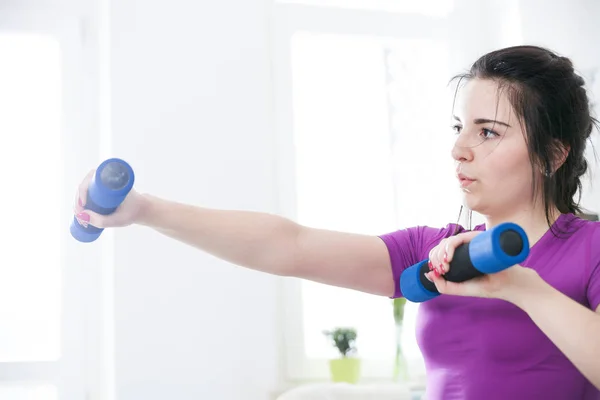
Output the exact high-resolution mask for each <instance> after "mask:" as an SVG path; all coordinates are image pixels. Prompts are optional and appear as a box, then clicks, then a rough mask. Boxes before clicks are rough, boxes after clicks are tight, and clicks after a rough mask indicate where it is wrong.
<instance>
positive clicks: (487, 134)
mask: <svg viewBox="0 0 600 400" xmlns="http://www.w3.org/2000/svg"><path fill="white" fill-rule="evenodd" d="M481 134H482V135H483V136H484V137H485V138H486V139H490V138H493V137H496V136H498V134H497V133H496V132H494V131H493V130H491V129H487V128H483V129H482V130H481Z"/></svg>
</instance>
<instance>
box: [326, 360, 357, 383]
mask: <svg viewBox="0 0 600 400" xmlns="http://www.w3.org/2000/svg"><path fill="white" fill-rule="evenodd" d="M329 371H330V372H331V380H332V381H333V382H346V383H357V382H358V380H359V379H360V359H359V358H352V357H347V358H338V359H335V360H329Z"/></svg>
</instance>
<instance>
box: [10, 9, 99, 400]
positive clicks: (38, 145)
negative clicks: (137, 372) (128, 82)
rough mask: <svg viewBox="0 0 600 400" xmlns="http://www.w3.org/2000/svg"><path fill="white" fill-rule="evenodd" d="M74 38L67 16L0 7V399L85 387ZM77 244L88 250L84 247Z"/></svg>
mask: <svg viewBox="0 0 600 400" xmlns="http://www.w3.org/2000/svg"><path fill="white" fill-rule="evenodd" d="M40 17H42V18H40ZM51 21H52V22H51ZM80 46H81V37H80V27H79V26H78V25H77V23H75V24H74V23H73V21H72V20H70V19H66V18H65V19H62V18H60V17H58V16H57V15H56V14H55V15H53V18H44V17H43V16H42V15H41V14H37V13H34V12H27V11H22V12H12V11H10V10H3V12H2V13H1V14H0V54H1V57H2V63H0V132H1V133H2V146H0V181H1V182H2V186H3V188H4V189H5V190H3V191H2V194H3V195H2V196H1V197H0V220H1V221H2V232H1V233H0V237H1V240H2V243H3V246H2V252H0V338H1V339H2V340H0V398H3V399H4V398H6V399H16V400H20V399H23V400H25V399H27V400H83V399H84V397H85V386H84V376H85V371H84V368H85V363H84V361H85V359H86V357H85V354H84V348H85V345H84V338H85V327H86V323H85V319H84V315H85V307H86V304H88V300H89V298H88V297H86V296H87V293H88V292H89V289H90V288H91V287H92V286H90V285H89V284H88V282H89V281H88V277H87V276H86V275H85V274H86V273H89V272H90V271H91V270H92V268H91V267H93V266H94V263H95V261H91V262H89V261H86V260H85V257H82V254H83V252H82V249H81V248H80V246H77V245H76V244H75V243H74V241H73V239H72V238H71V237H70V233H69V219H70V218H72V212H71V202H72V199H73V188H74V187H75V185H74V181H72V178H71V175H70V173H73V174H76V173H75V172H74V171H77V170H78V171H85V170H87V169H83V168H86V167H87V165H84V164H83V162H82V161H81V160H80V159H78V157H79V156H80V155H81V154H79V155H78V154H75V152H73V151H71V149H70V145H72V144H74V143H77V142H76V140H75V139H74V138H76V137H78V138H83V142H85V143H86V144H81V143H80V144H79V145H78V146H76V148H79V149H80V150H81V151H82V154H83V155H87V151H88V149H89V148H93V147H96V148H97V145H95V144H94V143H93V141H92V140H89V139H90V137H88V136H86V134H85V133H82V132H85V129H82V126H83V125H79V123H80V122H81V121H82V120H83V119H84V118H86V117H88V116H89V115H88V114H86V112H87V110H88V109H87V108H86V107H85V106H83V104H84V103H85V101H82V97H81V93H82V90H83V89H82V88H83V87H84V86H85V85H83V84H82V81H80V80H79V79H81V77H82V75H81V72H82V65H81V64H80V63H81V61H82V57H81V56H82V52H81V47H80ZM79 118H81V119H79ZM89 132H90V133H88V134H87V135H90V136H92V137H93V136H94V133H93V131H89ZM67 171H68V172H67ZM76 175H79V176H81V172H79V174H76ZM86 254H87V255H88V257H91V258H92V260H95V259H96V258H97V253H96V251H95V250H93V249H92V250H91V251H90V249H88V251H87V253H86Z"/></svg>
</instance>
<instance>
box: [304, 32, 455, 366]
mask: <svg viewBox="0 0 600 400" xmlns="http://www.w3.org/2000/svg"><path fill="white" fill-rule="evenodd" d="M445 63H446V50H445V47H444V45H443V44H440V43H436V42H431V41H417V40H414V41H410V40H384V39H382V38H376V37H359V36H353V35H352V36H351V35H333V34H331V35H330V34H317V33H298V34H296V35H295V36H294V39H293V44H292V69H293V72H292V73H293V108H294V140H295V143H294V144H295V149H296V157H297V159H296V160H297V164H296V183H297V206H298V208H297V218H298V221H299V222H300V223H302V224H306V225H309V226H315V227H320V228H326V229H333V230H340V231H347V232H357V233H363V234H374V235H376V234H382V233H387V232H390V231H393V230H396V229H400V228H403V227H408V226H412V225H418V224H431V225H433V226H443V225H446V224H447V223H448V222H451V219H452V218H453V217H454V216H456V215H457V214H458V207H459V206H460V200H459V197H458V191H457V190H456V189H455V188H452V187H447V186H446V184H442V183H440V184H439V185H438V186H437V187H432V183H433V182H435V183H436V184H437V182H450V183H449V184H450V185H451V184H452V182H453V180H452V165H453V164H452V160H451V158H450V156H449V155H450V153H449V149H450V144H451V140H452V139H453V136H452V133H451V130H450V128H449V121H450V119H449V116H450V115H451V110H450V108H449V107H447V105H448V103H449V101H448V100H449V99H448V93H447V83H448V82H447V78H448V76H449V75H448V73H447V70H446V69H445V68H446V64H445ZM447 174H450V175H449V178H448V177H447ZM440 193H442V194H444V199H446V200H448V201H447V202H443V201H440V196H439V194H440ZM452 193H456V197H453V194H452ZM342 251H343V250H342ZM301 285H302V291H301V293H302V319H303V322H304V324H303V325H304V332H303V337H304V345H305V347H304V349H305V356H306V357H307V358H311V359H327V358H331V357H336V356H337V355H336V353H335V349H334V348H332V346H331V345H330V344H329V342H327V341H326V340H325V338H324V336H323V334H322V332H323V330H326V329H331V328H333V327H336V326H352V327H355V328H356V329H357V331H358V339H357V348H358V351H359V354H360V356H361V357H362V358H366V359H370V360H390V359H392V358H393V356H394V351H395V341H396V332H395V327H394V319H393V311H392V302H391V300H390V299H388V298H382V297H377V296H372V295H368V294H363V293H360V292H356V291H350V290H346V289H342V288H336V287H330V286H325V285H322V284H318V283H314V282H309V281H302V283H301ZM416 311H417V305H416V304H408V305H407V309H406V316H405V329H404V332H403V336H402V338H401V341H402V344H403V346H404V348H405V354H406V356H407V357H408V358H409V362H411V363H412V369H413V371H415V372H416V373H419V372H421V371H422V369H423V366H422V360H421V355H420V352H419V349H418V347H417V344H416V340H415V319H416V318H415V317H416ZM391 373H392V371H391V370H390V376H391Z"/></svg>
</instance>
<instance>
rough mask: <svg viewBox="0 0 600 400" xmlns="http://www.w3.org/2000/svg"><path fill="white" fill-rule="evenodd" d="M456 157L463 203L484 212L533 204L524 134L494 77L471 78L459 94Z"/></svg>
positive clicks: (505, 213) (500, 212)
mask: <svg viewBox="0 0 600 400" xmlns="http://www.w3.org/2000/svg"><path fill="white" fill-rule="evenodd" d="M454 117H455V126H454V127H455V130H456V133H457V137H456V142H455V145H454V147H453V149H452V157H453V158H454V159H455V160H456V162H457V178H458V181H459V185H460V187H461V189H462V192H463V196H464V202H465V204H466V205H467V207H469V208H470V209H471V210H473V211H476V212H478V213H480V214H482V215H485V216H491V217H499V218H502V217H503V216H509V215H510V214H512V213H514V212H519V211H525V210H530V209H531V208H532V186H531V185H532V175H531V173H532V166H531V161H530V159H529V154H528V150H527V144H526V142H525V135H524V132H523V129H522V127H521V125H520V124H519V121H518V118H517V117H516V115H515V113H514V111H513V108H512V106H511V104H510V101H509V100H508V97H507V96H506V93H505V90H501V91H499V87H498V84H497V83H496V82H495V81H492V80H483V79H473V80H471V81H469V82H468V83H467V84H466V85H465V86H464V87H463V88H462V89H461V90H460V91H459V93H458V97H457V102H456V107H455V110H454Z"/></svg>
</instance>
